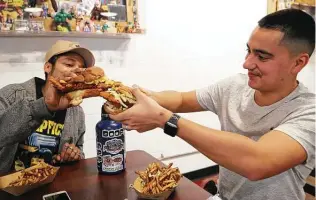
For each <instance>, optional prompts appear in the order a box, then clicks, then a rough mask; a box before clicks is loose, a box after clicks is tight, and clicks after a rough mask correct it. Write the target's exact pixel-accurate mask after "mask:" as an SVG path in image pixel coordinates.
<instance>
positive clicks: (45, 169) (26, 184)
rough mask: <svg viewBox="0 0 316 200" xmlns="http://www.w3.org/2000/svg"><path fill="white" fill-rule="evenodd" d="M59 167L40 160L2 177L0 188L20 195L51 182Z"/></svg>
mask: <svg viewBox="0 0 316 200" xmlns="http://www.w3.org/2000/svg"><path fill="white" fill-rule="evenodd" d="M58 170H59V167H53V166H51V165H49V164H47V163H45V162H38V163H37V164H36V165H33V166H31V167H29V168H26V169H24V170H21V171H19V172H15V173H13V174H9V175H6V176H3V177H0V189H2V190H4V191H6V192H8V193H10V194H12V195H14V196H20V195H21V194H24V193H26V192H28V191H30V190H32V189H35V188H38V187H40V186H42V185H45V184H47V183H50V182H52V181H53V180H54V178H55V176H56V174H57V172H58Z"/></svg>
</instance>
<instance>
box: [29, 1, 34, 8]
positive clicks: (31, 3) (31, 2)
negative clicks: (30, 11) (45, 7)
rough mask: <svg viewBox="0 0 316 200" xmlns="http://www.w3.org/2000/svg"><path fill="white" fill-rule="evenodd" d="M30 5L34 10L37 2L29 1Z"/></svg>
mask: <svg viewBox="0 0 316 200" xmlns="http://www.w3.org/2000/svg"><path fill="white" fill-rule="evenodd" d="M28 5H29V6H30V7H32V8H35V6H36V0H29V2H28Z"/></svg>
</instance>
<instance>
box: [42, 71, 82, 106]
mask: <svg viewBox="0 0 316 200" xmlns="http://www.w3.org/2000/svg"><path fill="white" fill-rule="evenodd" d="M83 70H84V68H76V69H73V70H72V71H70V72H65V73H64V74H63V77H59V78H60V79H62V80H65V81H69V80H71V79H72V78H74V77H76V76H77V75H76V73H78V72H81V71H83ZM47 84H48V86H47V87H46V89H45V92H44V100H45V103H46V106H47V108H48V110H50V111H57V110H65V109H67V108H68V107H69V106H70V100H69V99H68V98H67V97H66V96H65V94H63V93H61V92H60V91H58V90H57V89H56V88H55V87H54V86H53V85H52V84H51V83H47Z"/></svg>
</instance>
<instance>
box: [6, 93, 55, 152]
mask: <svg viewBox="0 0 316 200" xmlns="http://www.w3.org/2000/svg"><path fill="white" fill-rule="evenodd" d="M2 92H3V91H0V148H2V147H4V146H7V145H10V144H14V143H17V142H20V141H21V140H24V139H25V138H27V137H28V136H29V135H30V134H31V133H32V130H34V129H35V128H36V127H38V126H39V125H40V123H41V121H42V119H43V118H44V117H51V116H52V115H51V113H50V112H49V111H48V109H47V107H46V105H45V102H44V99H43V98H40V99H38V100H32V99H28V98H24V99H21V100H17V101H15V100H14V99H15V98H16V97H15V95H16V94H15V93H12V94H11V95H9V98H6V97H5V96H4V95H3V94H4V93H2ZM8 99H10V100H12V101H13V102H14V103H12V104H11V103H10V101H9V100H8Z"/></svg>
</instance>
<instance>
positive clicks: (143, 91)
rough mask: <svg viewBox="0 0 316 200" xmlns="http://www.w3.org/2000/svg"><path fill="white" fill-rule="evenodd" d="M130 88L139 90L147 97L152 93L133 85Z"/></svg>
mask: <svg viewBox="0 0 316 200" xmlns="http://www.w3.org/2000/svg"><path fill="white" fill-rule="evenodd" d="M132 87H133V88H139V90H140V91H141V92H142V93H144V94H146V95H147V96H151V94H152V91H150V90H147V89H145V88H142V87H139V86H138V85H133V86H132Z"/></svg>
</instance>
